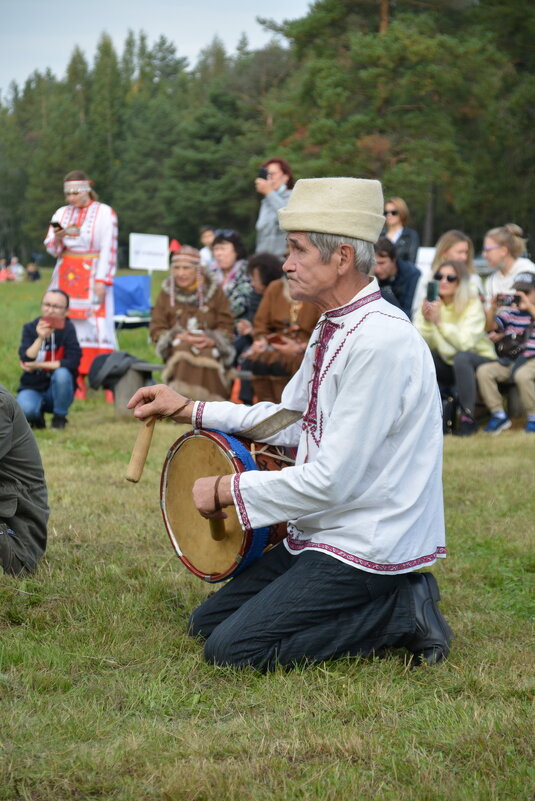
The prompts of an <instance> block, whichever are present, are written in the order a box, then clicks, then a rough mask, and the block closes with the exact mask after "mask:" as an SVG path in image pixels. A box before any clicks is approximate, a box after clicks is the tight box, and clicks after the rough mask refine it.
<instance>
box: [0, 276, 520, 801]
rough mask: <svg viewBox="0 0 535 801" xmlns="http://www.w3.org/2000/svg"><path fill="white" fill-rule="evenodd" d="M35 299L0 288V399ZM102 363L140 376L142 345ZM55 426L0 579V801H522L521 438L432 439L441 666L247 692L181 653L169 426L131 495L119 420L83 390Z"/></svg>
mask: <svg viewBox="0 0 535 801" xmlns="http://www.w3.org/2000/svg"><path fill="white" fill-rule="evenodd" d="M158 283H159V282H158ZM44 285H46V278H45V281H44V282H42V283H41V285H31V284H19V285H15V286H14V285H5V284H3V285H1V284H0V304H1V309H2V318H3V322H4V325H3V331H2V337H1V341H0V359H1V361H0V383H3V384H4V385H5V386H7V387H8V389H10V390H11V391H13V392H14V391H15V389H16V386H17V381H18V375H19V369H18V366H17V365H18V362H17V347H18V341H19V335H20V328H21V325H22V323H23V322H25V321H26V320H29V319H31V318H32V317H33V316H36V315H37V313H38V308H39V299H40V295H41V293H42V290H43V286H44ZM120 346H121V348H122V349H123V350H128V351H129V352H131V353H135V354H136V355H139V356H141V357H143V358H149V359H150V360H153V359H154V356H153V354H152V353H151V349H150V348H149V347H148V345H147V343H146V329H138V330H136V331H131V332H122V333H121V337H120ZM69 421H70V422H69V426H68V430H67V431H65V432H57V431H51V430H48V429H47V430H45V431H38V432H36V436H37V441H38V443H39V447H40V449H41V453H42V457H43V461H44V465H45V470H46V474H47V480H48V487H49V495H50V506H51V509H52V515H51V519H50V528H49V547H48V551H47V554H46V557H45V558H44V559H43V561H42V563H41V567H40V569H39V571H38V572H37V574H36V575H34V576H32V577H31V578H26V579H23V580H17V579H13V578H9V577H6V576H0V801H15V799H23V800H24V801H70V800H71V799H72V800H74V799H76V801H78V800H79V801H82V799H103V800H104V799H106V800H107V799H110V801H111V800H113V801H115V800H116V801H145V800H147V801H148V799H164V800H165V801H194V800H195V801H197V800H198V801H253V799H254V801H279V799H280V801H298V800H299V801H306V800H308V799H313V800H314V801H350V800H351V801H352V799H362V800H363V801H368V800H369V799H384V801H435V799H436V800H437V801H442V800H444V801H472V799H478V800H480V801H506V799H511V801H513V800H514V801H523V800H524V799H530V798H531V799H533V798H534V796H535V771H534V767H533V743H534V741H535V737H534V727H533V709H532V699H533V693H532V691H533V666H534V662H533V651H532V642H533V641H532V635H533V625H532V624H533V611H532V610H531V612H530V607H529V605H530V601H531V600H532V590H533V581H532V577H533V533H534V530H535V523H534V521H535V494H534V491H533V480H534V473H535V471H534V462H535V437H533V436H531V435H525V434H524V433H523V432H522V430H521V428H520V427H515V429H513V430H511V431H507V432H504V433H503V434H502V435H500V436H499V437H487V436H485V435H483V434H480V435H478V436H476V437H472V438H469V439H467V440H465V439H457V438H448V439H447V441H446V448H445V466H444V487H445V499H446V517H447V528H448V548H449V558H448V559H447V560H445V561H443V562H441V563H440V564H439V565H437V566H436V568H435V573H436V575H437V577H438V579H439V582H440V586H441V590H442V597H443V601H442V608H443V610H444V612H445V614H446V616H447V618H448V621H449V622H450V624H451V626H452V628H453V630H454V632H455V640H454V644H453V648H452V652H451V656H450V659H449V661H448V662H447V663H445V664H444V665H441V666H439V667H437V668H420V669H417V670H411V669H409V667H408V666H407V665H406V664H404V661H403V658H402V655H401V654H396V653H394V654H392V655H391V656H389V657H387V658H384V659H374V660H359V659H347V660H341V661H338V662H332V663H326V664H322V665H320V666H317V667H313V668H310V669H298V670H294V671H291V672H283V671H282V670H280V671H276V672H275V673H273V674H271V675H268V676H260V675H258V674H256V673H255V672H253V671H250V670H245V671H242V672H238V671H234V670H231V669H219V668H215V667H213V666H210V665H207V664H205V663H204V662H203V660H202V654H201V649H200V647H199V645H198V644H197V643H196V642H195V641H192V640H191V639H189V638H188V637H186V636H185V621H186V619H187V615H188V612H189V611H190V610H191V609H192V608H193V606H194V605H196V604H197V603H198V602H199V601H200V600H201V599H202V598H203V597H204V596H205V595H206V594H207V593H208V592H211V591H212V589H213V588H212V587H210V586H209V585H205V584H203V583H202V582H201V581H199V580H198V579H196V578H195V577H194V576H192V575H191V574H189V573H188V572H187V571H186V570H185V568H183V567H182V565H181V564H180V562H179V561H178V559H177V558H176V556H175V554H174V552H173V551H172V550H171V548H170V545H169V543H168V540H167V535H166V534H165V531H164V528H163V523H162V521H161V515H160V512H159V477H160V472H161V468H162V465H163V462H164V459H165V454H166V451H167V449H168V447H169V445H170V444H171V443H172V442H173V441H174V440H175V439H176V438H177V437H178V436H179V434H180V433H181V431H182V429H181V427H179V426H176V425H174V424H170V423H165V422H162V423H159V424H158V425H157V426H156V431H155V436H154V441H153V445H152V448H151V451H150V454H149V459H148V462H147V465H146V468H145V474H144V477H143V479H142V481H141V482H140V483H139V484H138V485H133V484H129V483H127V482H126V481H125V480H124V472H125V469H126V466H127V464H128V460H129V457H130V452H131V449H132V445H133V442H134V440H135V436H136V434H137V430H138V429H137V424H136V423H135V422H133V421H129V420H126V421H124V420H123V421H116V420H115V419H114V414H113V406H111V405H109V404H106V403H104V399H103V396H102V393H101V392H99V393H95V394H94V395H92V396H91V397H90V398H89V399H88V400H87V401H86V402H84V403H82V402H76V403H75V405H74V406H73V409H72V412H71V414H70V415H69Z"/></svg>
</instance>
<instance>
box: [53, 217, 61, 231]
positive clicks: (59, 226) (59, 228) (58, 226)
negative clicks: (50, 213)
mask: <svg viewBox="0 0 535 801" xmlns="http://www.w3.org/2000/svg"><path fill="white" fill-rule="evenodd" d="M50 225H51V226H52V228H53V229H54V230H55V231H63V226H62V225H61V224H60V223H59V222H56V220H50Z"/></svg>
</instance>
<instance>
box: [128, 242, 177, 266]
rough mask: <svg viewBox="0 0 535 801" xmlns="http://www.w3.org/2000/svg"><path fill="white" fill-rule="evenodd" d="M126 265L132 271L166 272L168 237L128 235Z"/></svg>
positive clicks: (167, 264)
mask: <svg viewBox="0 0 535 801" xmlns="http://www.w3.org/2000/svg"><path fill="white" fill-rule="evenodd" d="M128 245H129V255H128V264H129V266H130V267H131V268H133V269H134V270H151V271H152V270H168V269H169V237H168V236H161V235H160V234H130V237H129V242H128Z"/></svg>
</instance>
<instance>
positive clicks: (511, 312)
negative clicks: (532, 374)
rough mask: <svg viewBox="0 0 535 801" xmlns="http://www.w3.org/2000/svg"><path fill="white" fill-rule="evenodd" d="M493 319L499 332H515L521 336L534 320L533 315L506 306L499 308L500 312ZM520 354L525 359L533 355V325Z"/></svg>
mask: <svg viewBox="0 0 535 801" xmlns="http://www.w3.org/2000/svg"><path fill="white" fill-rule="evenodd" d="M495 319H496V324H497V326H498V331H499V332H500V334H516V335H517V337H521V336H522V335H523V334H524V332H525V331H526V328H527V327H528V326H529V325H531V323H533V322H534V320H533V317H532V316H531V314H529V313H528V312H527V311H522V310H521V309H508V308H502V309H500V313H499V314H498V315H496V318H495ZM521 355H522V356H524V357H525V358H527V359H531V357H532V356H535V325H534V326H533V328H532V329H531V331H530V334H529V336H528V339H527V342H526V343H525V344H524V350H523V351H522V354H521Z"/></svg>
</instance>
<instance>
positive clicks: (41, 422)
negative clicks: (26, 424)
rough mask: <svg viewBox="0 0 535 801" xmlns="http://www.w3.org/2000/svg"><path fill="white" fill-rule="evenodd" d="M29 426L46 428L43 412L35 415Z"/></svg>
mask: <svg viewBox="0 0 535 801" xmlns="http://www.w3.org/2000/svg"><path fill="white" fill-rule="evenodd" d="M30 426H31V428H46V421H45V416H44V414H43V413H42V412H41V414H40V415H39V417H36V418H35V420H32V422H31V423H30Z"/></svg>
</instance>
